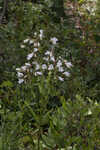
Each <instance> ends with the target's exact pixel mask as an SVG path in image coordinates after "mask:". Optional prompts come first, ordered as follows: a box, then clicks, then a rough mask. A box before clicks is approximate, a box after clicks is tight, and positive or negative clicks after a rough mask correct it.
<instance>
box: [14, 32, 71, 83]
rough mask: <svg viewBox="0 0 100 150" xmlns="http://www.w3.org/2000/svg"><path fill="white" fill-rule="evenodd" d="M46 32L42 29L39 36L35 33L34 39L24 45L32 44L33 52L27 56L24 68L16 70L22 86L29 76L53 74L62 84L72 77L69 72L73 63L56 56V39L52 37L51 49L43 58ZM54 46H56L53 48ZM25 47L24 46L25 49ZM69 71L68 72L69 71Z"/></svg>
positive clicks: (49, 48)
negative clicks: (43, 42)
mask: <svg viewBox="0 0 100 150" xmlns="http://www.w3.org/2000/svg"><path fill="white" fill-rule="evenodd" d="M43 33H44V31H43V30H42V29H41V30H40V31H39V35H38V34H37V33H34V39H32V40H30V39H25V40H24V43H28V44H32V45H31V47H32V46H33V52H31V53H29V54H28V55H27V60H28V62H26V63H25V64H24V65H23V66H21V67H20V68H16V71H17V77H18V83H19V84H22V83H23V82H25V83H26V81H28V80H27V79H28V77H29V74H31V75H32V76H37V77H39V78H41V76H42V75H43V76H48V75H49V73H50V74H52V79H54V80H55V79H56V80H59V81H61V82H63V81H66V80H65V78H68V77H70V72H69V71H68V70H69V69H70V68H71V67H72V66H73V65H72V64H71V62H68V61H66V60H64V59H63V58H62V57H61V56H59V57H58V58H57V57H55V56H54V54H55V50H56V47H55V45H56V44H57V42H58V39H57V38H56V37H52V38H51V39H50V40H49V41H48V43H49V42H50V41H51V43H52V45H51V47H48V48H47V49H48V50H46V51H45V52H44V54H42V56H43V57H41V49H42V46H41V45H40V40H43V37H44V34H43ZM53 45H54V46H53ZM24 47H25V45H23V48H24ZM67 69H68V70H67Z"/></svg>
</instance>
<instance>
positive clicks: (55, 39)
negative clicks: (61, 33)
mask: <svg viewBox="0 0 100 150" xmlns="http://www.w3.org/2000/svg"><path fill="white" fill-rule="evenodd" d="M50 41H51V42H52V44H54V45H55V44H56V43H57V41H58V39H57V38H56V37H53V38H51V39H50Z"/></svg>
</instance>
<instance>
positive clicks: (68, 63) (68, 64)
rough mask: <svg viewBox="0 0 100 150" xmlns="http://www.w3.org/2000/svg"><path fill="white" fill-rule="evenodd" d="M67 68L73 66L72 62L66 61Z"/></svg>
mask: <svg viewBox="0 0 100 150" xmlns="http://www.w3.org/2000/svg"><path fill="white" fill-rule="evenodd" d="M64 63H65V65H66V67H68V68H70V67H72V66H73V65H72V64H71V62H67V61H66V60H65V61H64Z"/></svg>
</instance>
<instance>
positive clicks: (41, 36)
mask: <svg viewBox="0 0 100 150" xmlns="http://www.w3.org/2000/svg"><path fill="white" fill-rule="evenodd" d="M39 37H40V40H42V38H43V30H40V35H39Z"/></svg>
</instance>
